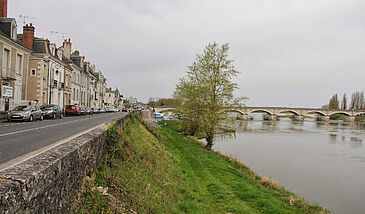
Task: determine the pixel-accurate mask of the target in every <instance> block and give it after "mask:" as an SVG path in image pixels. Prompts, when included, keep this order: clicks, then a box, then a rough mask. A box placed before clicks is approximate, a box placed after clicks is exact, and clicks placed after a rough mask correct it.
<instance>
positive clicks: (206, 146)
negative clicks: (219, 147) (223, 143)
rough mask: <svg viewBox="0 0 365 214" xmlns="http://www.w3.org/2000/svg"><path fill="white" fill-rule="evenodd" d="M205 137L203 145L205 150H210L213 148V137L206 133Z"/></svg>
mask: <svg viewBox="0 0 365 214" xmlns="http://www.w3.org/2000/svg"><path fill="white" fill-rule="evenodd" d="M206 135H207V136H206V137H205V139H206V140H207V145H205V148H207V149H209V150H211V149H212V147H213V135H210V134H208V133H206Z"/></svg>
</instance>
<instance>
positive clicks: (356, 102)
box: [322, 91, 365, 110]
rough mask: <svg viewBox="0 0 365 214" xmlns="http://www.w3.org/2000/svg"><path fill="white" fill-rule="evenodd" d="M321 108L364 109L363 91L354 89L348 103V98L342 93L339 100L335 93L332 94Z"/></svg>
mask: <svg viewBox="0 0 365 214" xmlns="http://www.w3.org/2000/svg"><path fill="white" fill-rule="evenodd" d="M322 108H323V109H328V110H361V109H365V99H364V92H360V91H356V92H354V93H352V94H351V102H350V103H349V105H348V98H347V95H346V94H343V96H342V99H341V102H340V101H339V99H338V96H337V94H335V95H333V96H332V97H331V99H330V100H329V103H328V105H323V106H322Z"/></svg>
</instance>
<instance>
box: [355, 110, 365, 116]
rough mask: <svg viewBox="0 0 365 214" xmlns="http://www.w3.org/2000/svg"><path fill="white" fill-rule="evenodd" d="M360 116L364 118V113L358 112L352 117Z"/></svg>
mask: <svg viewBox="0 0 365 214" xmlns="http://www.w3.org/2000/svg"><path fill="white" fill-rule="evenodd" d="M361 115H364V116H365V111H364V112H358V113H356V114H355V115H354V116H355V117H356V116H361Z"/></svg>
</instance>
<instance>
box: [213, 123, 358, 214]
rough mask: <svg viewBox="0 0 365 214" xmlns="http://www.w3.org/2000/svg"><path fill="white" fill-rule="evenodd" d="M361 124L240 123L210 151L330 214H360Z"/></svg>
mask: <svg viewBox="0 0 365 214" xmlns="http://www.w3.org/2000/svg"><path fill="white" fill-rule="evenodd" d="M364 143H365V123H355V122H353V123H348V122H342V121H331V122H317V121H304V122H295V121H290V120H288V119H282V120H280V121H262V120H252V121H239V122H237V133H236V137H235V138H224V139H218V140H217V141H216V144H215V145H214V147H213V149H214V150H219V151H220V152H222V153H225V154H229V155H232V156H234V157H236V158H237V159H239V160H241V161H243V162H244V163H245V164H246V165H248V166H249V167H250V168H251V169H253V170H254V171H256V172H257V173H258V174H261V175H265V176H267V177H269V178H271V179H272V180H275V181H278V182H279V183H281V184H282V185H283V186H284V187H285V188H287V189H288V190H290V191H292V192H295V193H296V194H298V195H300V196H303V197H304V198H305V199H306V200H308V201H311V202H313V203H317V204H319V205H321V206H323V207H326V208H327V209H329V210H331V211H332V212H334V213H341V214H342V213H343V214H351V213H354V214H355V213H356V214H358V213H361V214H362V213H365V148H364V146H363V144H364Z"/></svg>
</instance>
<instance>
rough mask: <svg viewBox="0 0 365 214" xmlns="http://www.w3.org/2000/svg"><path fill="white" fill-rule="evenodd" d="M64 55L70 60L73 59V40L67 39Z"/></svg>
mask: <svg viewBox="0 0 365 214" xmlns="http://www.w3.org/2000/svg"><path fill="white" fill-rule="evenodd" d="M63 55H65V57H67V58H70V57H71V40H70V39H68V40H67V39H65V41H64V42H63Z"/></svg>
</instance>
